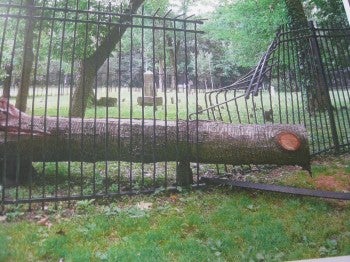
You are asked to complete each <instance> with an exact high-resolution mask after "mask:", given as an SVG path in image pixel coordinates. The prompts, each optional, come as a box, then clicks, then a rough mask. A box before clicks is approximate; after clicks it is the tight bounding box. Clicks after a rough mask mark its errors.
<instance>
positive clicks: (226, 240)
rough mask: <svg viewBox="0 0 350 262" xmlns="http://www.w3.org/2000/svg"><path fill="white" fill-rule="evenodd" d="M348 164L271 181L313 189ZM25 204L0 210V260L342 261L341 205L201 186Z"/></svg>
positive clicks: (347, 223)
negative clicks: (173, 191)
mask: <svg viewBox="0 0 350 262" xmlns="http://www.w3.org/2000/svg"><path fill="white" fill-rule="evenodd" d="M349 167H350V156H349V155H343V156H340V157H328V158H318V159H315V160H314V161H313V164H312V170H313V177H310V176H309V175H307V174H306V173H305V172H300V171H298V170H296V171H295V170H294V171H290V173H288V171H285V172H286V174H284V175H283V176H282V177H281V178H278V179H277V180H274V181H275V182H276V183H282V184H289V185H298V186H304V187H305V186H306V187H308V186H309V187H311V188H317V181H319V178H322V177H337V175H341V176H346V177H349V176H350V169H349ZM272 175H273V174H270V176H272ZM272 180H273V179H272ZM343 182H344V185H345V186H349V185H350V184H349V182H348V181H343ZM32 207H33V211H32V212H27V211H26V210H25V207H24V206H21V205H19V206H7V207H6V215H4V216H0V221H2V222H0V261H23V260H25V261H59V260H60V259H64V261H286V260H297V259H307V258H317V257H329V256H340V255H350V220H349V217H350V203H349V202H346V201H334V200H323V199H317V198H309V197H298V196H289V195H283V194H277V193H269V192H257V191H247V190H239V189H229V188H212V189H210V188H209V189H207V190H203V191H200V190H198V191H192V192H189V191H182V193H179V194H171V193H167V192H164V191H163V192H160V193H156V194H154V195H151V196H134V197H120V198H116V199H114V200H83V201H77V202H74V201H72V202H71V203H70V204H68V203H66V202H65V203H58V204H57V205H56V206H55V204H45V205H44V206H41V204H33V206H32ZM40 207H42V208H43V209H42V210H41V209H40ZM43 218H47V220H43ZM3 220H4V221H3Z"/></svg>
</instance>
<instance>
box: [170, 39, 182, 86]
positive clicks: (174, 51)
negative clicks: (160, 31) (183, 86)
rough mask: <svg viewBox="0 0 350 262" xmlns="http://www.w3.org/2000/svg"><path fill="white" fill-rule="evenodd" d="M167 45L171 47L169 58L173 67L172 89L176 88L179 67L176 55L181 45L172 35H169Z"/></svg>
mask: <svg viewBox="0 0 350 262" xmlns="http://www.w3.org/2000/svg"><path fill="white" fill-rule="evenodd" d="M167 45H168V48H169V58H170V64H171V67H172V70H173V72H172V74H171V86H170V87H171V89H173V90H176V75H177V67H176V64H177V62H176V57H177V54H178V49H179V46H180V41H177V42H176V43H174V41H173V39H172V38H171V37H170V36H167Z"/></svg>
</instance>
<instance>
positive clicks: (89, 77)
mask: <svg viewBox="0 0 350 262" xmlns="http://www.w3.org/2000/svg"><path fill="white" fill-rule="evenodd" d="M143 2H144V0H130V6H129V9H128V14H129V16H125V18H123V19H124V21H123V19H121V20H122V21H121V24H122V23H123V22H127V20H126V19H131V15H132V14H134V13H135V12H136V11H137V9H138V8H139V7H140V6H141V4H142V3H143ZM127 28H128V23H124V24H123V25H116V26H114V27H112V28H111V30H110V32H109V33H108V35H106V37H105V38H104V39H103V40H102V42H101V44H100V46H99V47H98V48H97V49H96V50H95V52H94V53H93V54H92V55H90V56H89V57H87V58H85V59H84V60H83V61H82V62H81V63H80V67H79V72H78V81H77V85H76V87H75V90H74V93H73V98H72V106H71V108H70V115H71V116H72V117H81V118H83V117H84V115H85V110H86V106H87V104H88V100H89V98H90V97H91V94H92V92H93V84H94V79H95V78H96V75H97V72H98V70H99V69H100V67H101V66H102V65H103V63H104V62H105V61H106V59H107V58H108V57H109V56H110V54H111V53H112V51H113V49H114V48H115V46H116V44H118V43H119V42H120V40H121V38H122V36H123V35H124V33H125V31H126V29H127Z"/></svg>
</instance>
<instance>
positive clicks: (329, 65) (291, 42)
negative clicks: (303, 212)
mask: <svg viewBox="0 0 350 262" xmlns="http://www.w3.org/2000/svg"><path fill="white" fill-rule="evenodd" d="M349 47H350V29H349V28H342V27H332V26H330V27H326V28H317V27H315V25H314V24H313V23H312V22H310V23H309V26H308V27H302V28H299V29H295V28H290V27H289V26H282V27H281V28H280V29H279V30H278V32H277V33H276V37H275V40H274V41H273V42H272V44H271V45H270V46H269V48H268V50H267V52H266V53H265V54H264V55H263V57H262V58H261V60H260V61H259V63H258V65H257V67H256V68H255V69H253V70H252V71H250V72H249V73H248V74H247V75H246V76H244V77H242V78H241V79H239V80H238V81H237V82H235V83H233V84H231V85H229V86H226V87H222V88H219V89H214V90H211V91H208V92H206V93H205V101H206V107H205V108H204V109H202V110H201V111H200V112H199V115H200V116H201V119H212V120H220V121H225V122H231V123H254V124H265V123H290V124H303V125H305V126H306V128H307V130H308V132H309V135H310V149H311V154H319V153H322V152H342V151H347V150H349V145H350V143H349V136H350V133H349V131H348V130H349V129H350V119H349V115H350V108H349V106H348V105H349V102H350V96H349V95H350V93H349V89H350V81H349V80H350V70H349V69H350V50H349ZM193 116H195V114H193V115H192V117H193Z"/></svg>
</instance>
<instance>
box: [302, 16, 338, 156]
mask: <svg viewBox="0 0 350 262" xmlns="http://www.w3.org/2000/svg"><path fill="white" fill-rule="evenodd" d="M309 29H310V31H311V37H310V45H311V54H312V56H313V58H314V61H315V63H316V68H315V70H316V72H315V73H316V74H317V80H318V81H320V82H321V83H320V86H321V87H323V88H324V89H325V90H324V91H325V96H326V97H325V98H326V102H327V112H328V115H329V122H330V126H331V133H332V139H333V144H334V149H335V152H336V153H339V151H340V147H339V137H338V133H337V127H336V123H335V119H334V113H333V111H334V109H333V106H332V102H331V98H330V96H329V87H328V84H327V79H326V74H325V70H324V67H323V62H322V55H321V50H320V46H319V43H318V40H317V34H316V28H315V26H314V22H313V21H309Z"/></svg>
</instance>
